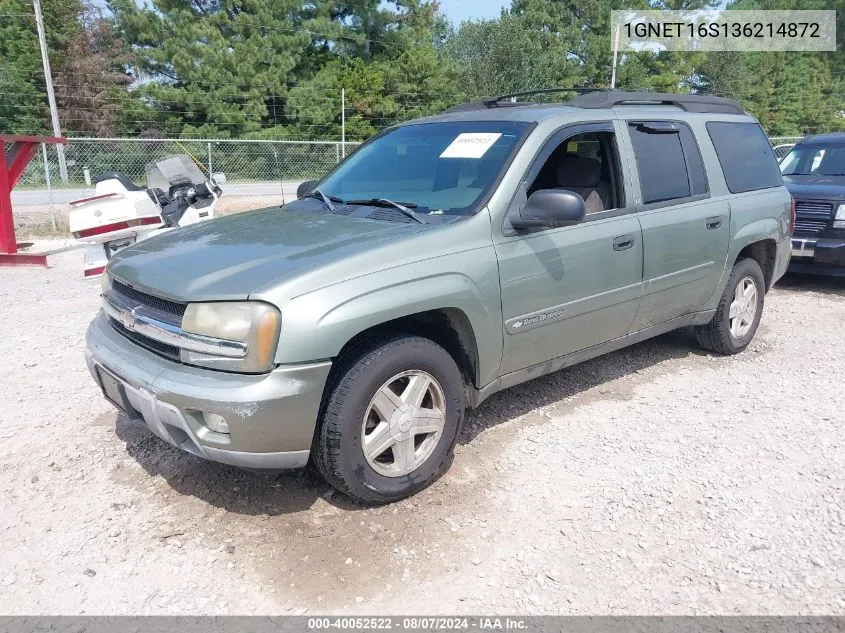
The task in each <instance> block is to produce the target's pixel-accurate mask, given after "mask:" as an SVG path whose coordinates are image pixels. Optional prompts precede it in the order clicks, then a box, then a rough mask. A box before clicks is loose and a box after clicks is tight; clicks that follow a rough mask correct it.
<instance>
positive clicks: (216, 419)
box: [202, 413, 229, 435]
mask: <svg viewBox="0 0 845 633" xmlns="http://www.w3.org/2000/svg"><path fill="white" fill-rule="evenodd" d="M202 418H203V420H205V425H206V426H207V427H208V428H209V429H211V430H212V431H214V432H215V433H226V434H227V435H228V433H229V424H228V423H227V422H226V418H224V417H223V416H222V415H217V414H216V413H203V414H202Z"/></svg>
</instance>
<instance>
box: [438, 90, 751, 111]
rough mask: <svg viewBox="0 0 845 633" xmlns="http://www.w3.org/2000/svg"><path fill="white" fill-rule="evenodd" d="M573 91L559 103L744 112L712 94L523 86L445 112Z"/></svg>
mask: <svg viewBox="0 0 845 633" xmlns="http://www.w3.org/2000/svg"><path fill="white" fill-rule="evenodd" d="M559 92H575V93H577V96H576V97H574V98H572V99H571V100H570V101H566V102H564V103H562V104H561V105H567V106H570V107H573V108H585V109H597V108H612V107H613V106H615V105H669V106H675V107H678V108H681V109H682V110H686V111H687V112H707V113H711V114H746V112H745V108H743V107H742V106H741V105H740V103H739V102H738V101H736V100H734V99H725V98H724V97H714V96H712V95H693V94H672V93H667V92H625V91H623V90H612V89H609V88H547V89H544V90H526V91H524V92H514V93H511V94H506V95H500V96H498V97H489V98H487V99H482V100H481V101H470V102H469V103H462V104H460V105H456V106H454V107H452V108H449V109H448V110H446V112H466V111H470V110H488V109H492V108H502V107H518V106H522V107H524V106H530V105H537V104H536V103H528V102H524V101H522V102H517V101H514V99H516V98H517V97H525V96H528V95H536V94H554V93H559Z"/></svg>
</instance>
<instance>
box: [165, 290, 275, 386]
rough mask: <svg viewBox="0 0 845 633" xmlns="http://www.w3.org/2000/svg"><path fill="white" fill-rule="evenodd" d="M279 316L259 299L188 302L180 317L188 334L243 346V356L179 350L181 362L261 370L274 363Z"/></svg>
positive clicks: (232, 369) (247, 370)
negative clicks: (244, 352) (244, 348)
mask: <svg viewBox="0 0 845 633" xmlns="http://www.w3.org/2000/svg"><path fill="white" fill-rule="evenodd" d="M281 322H282V315H281V314H280V313H279V311H278V310H277V309H276V308H275V307H273V306H271V305H270V304H268V303H261V302H259V301H244V302H229V301H221V302H218V303H189V304H188V307H187V308H186V309H185V315H184V316H183V317H182V329H183V330H184V331H185V332H189V333H191V334H199V335H202V336H208V337H211V338H215V339H221V340H222V341H235V342H238V343H243V344H244V345H246V355H245V356H244V357H242V358H232V357H231V355H228V356H227V355H219V356H218V355H216V354H214V353H209V352H194V351H190V350H184V349H183V350H182V352H181V356H182V362H183V363H188V364H190V365H202V366H203V367H210V368H212V369H222V370H226V371H239V372H245V373H261V372H265V371H269V370H270V368H271V367H272V366H273V358H274V356H275V354H276V344H277V343H278V342H279V329H280V326H281Z"/></svg>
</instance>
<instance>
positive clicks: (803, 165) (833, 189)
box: [780, 132, 845, 277]
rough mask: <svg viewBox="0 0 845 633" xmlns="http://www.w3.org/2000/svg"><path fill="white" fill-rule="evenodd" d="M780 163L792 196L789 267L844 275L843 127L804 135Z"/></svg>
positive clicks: (804, 270)
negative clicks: (793, 215)
mask: <svg viewBox="0 0 845 633" xmlns="http://www.w3.org/2000/svg"><path fill="white" fill-rule="evenodd" d="M780 167H781V173H782V174H783V180H784V183H785V184H786V187H787V189H789V192H790V193H791V194H792V197H793V198H794V200H795V215H796V219H795V233H794V237H793V238H792V262H791V263H790V266H789V270H791V271H793V272H805V273H816V274H822V275H834V276H837V277H845V133H843V132H839V133H834V134H818V135H815V136H808V137H807V138H805V139H804V140H803V141H801V142H800V143H798V144H797V145H796V146H795V147H793V148H792V151H791V152H789V154H788V155H787V156H786V157H785V158H784V159H783V161H782V162H781V164H780Z"/></svg>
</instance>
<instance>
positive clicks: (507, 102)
mask: <svg viewBox="0 0 845 633" xmlns="http://www.w3.org/2000/svg"><path fill="white" fill-rule="evenodd" d="M607 90H608V88H543V89H540V90H523V91H522V92H511V93H509V94H504V95H499V96H497V97H487V98H486V99H482V100H480V101H470V102H468V103H461V104H459V105H456V106H454V107H451V108H449V109H448V110H446V112H465V111H469V110H485V109H491V108H502V107H513V106H526V105H532V104H530V103H526V102H524V101H522V102H517V101H515V99H516V98H517V97H527V96H529V95H541V94H555V93H558V92H575V93H578V94H579V95H584V94H587V93H591V92H603V91H607Z"/></svg>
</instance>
